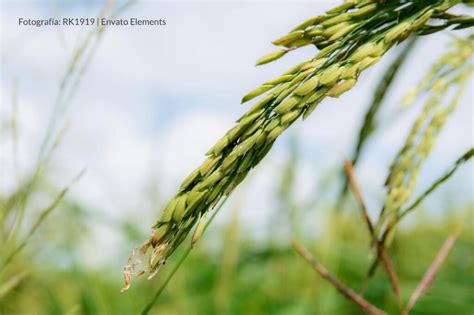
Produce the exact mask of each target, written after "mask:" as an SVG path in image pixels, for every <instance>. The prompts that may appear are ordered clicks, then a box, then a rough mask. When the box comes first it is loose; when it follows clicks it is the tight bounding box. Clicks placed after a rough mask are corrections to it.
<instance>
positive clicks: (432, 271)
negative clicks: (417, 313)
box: [407, 229, 461, 312]
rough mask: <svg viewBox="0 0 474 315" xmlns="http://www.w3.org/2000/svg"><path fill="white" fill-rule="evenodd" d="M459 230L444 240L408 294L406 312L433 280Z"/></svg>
mask: <svg viewBox="0 0 474 315" xmlns="http://www.w3.org/2000/svg"><path fill="white" fill-rule="evenodd" d="M460 232H461V230H460V229H458V230H456V231H454V232H453V233H452V234H451V235H450V236H449V237H448V238H447V239H446V241H445V242H444V244H443V246H442V247H441V249H440V250H439V252H438V254H437V255H436V257H435V259H434V260H433V262H432V264H431V266H430V267H429V268H428V270H427V271H426V273H425V275H424V276H423V278H422V279H421V281H420V283H419V284H418V286H417V287H416V289H415V291H414V292H413V294H412V295H411V296H410V300H409V301H408V304H407V312H409V311H410V310H411V309H412V308H413V307H414V306H415V304H416V302H417V301H418V299H419V298H420V296H421V295H422V294H423V293H425V292H426V290H427V289H428V287H429V286H430V284H431V283H432V282H433V280H434V278H435V276H436V274H437V273H438V271H439V269H440V268H441V265H442V264H443V262H444V260H445V259H446V256H448V253H449V251H450V250H451V248H452V247H453V245H454V243H455V242H456V239H457V237H458V236H459V234H460Z"/></svg>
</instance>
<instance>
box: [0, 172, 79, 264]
mask: <svg viewBox="0 0 474 315" xmlns="http://www.w3.org/2000/svg"><path fill="white" fill-rule="evenodd" d="M84 172H85V171H81V172H80V173H79V174H78V175H77V176H76V177H75V178H74V179H73V180H72V182H71V183H70V184H69V185H68V186H66V187H65V188H64V189H63V190H61V191H60V192H59V194H58V195H57V196H56V197H55V198H54V200H53V201H52V202H51V204H50V205H49V206H47V207H46V208H44V209H43V210H41V211H40V215H39V216H38V218H37V219H36V221H35V222H34V223H33V225H32V226H31V227H30V229H29V231H28V232H27V234H26V236H25V237H24V239H23V240H22V241H21V242H20V244H19V245H18V246H16V247H15V248H14V249H13V250H12V251H11V253H10V254H9V255H8V256H7V258H6V259H5V261H4V262H3V263H2V265H1V267H0V271H1V270H4V269H5V267H6V266H7V265H8V264H9V263H10V262H11V261H12V260H13V259H14V258H15V256H16V255H17V254H18V253H20V252H21V251H22V250H23V248H24V247H25V246H26V245H27V244H28V241H29V240H30V238H31V237H32V236H33V234H35V232H36V230H37V229H38V228H39V227H40V226H41V224H42V223H43V222H44V220H45V219H46V218H47V217H48V215H49V214H50V213H51V212H52V211H53V210H54V209H56V207H57V206H58V205H59V204H60V203H61V201H62V200H63V198H64V196H65V195H66V193H67V192H68V191H69V188H70V187H71V186H72V185H73V184H74V183H75V182H76V181H78V180H79V179H80V178H81V177H82V175H83V174H84Z"/></svg>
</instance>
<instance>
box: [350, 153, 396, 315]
mask: <svg viewBox="0 0 474 315" xmlns="http://www.w3.org/2000/svg"><path fill="white" fill-rule="evenodd" d="M344 169H345V170H346V173H347V179H348V182H349V184H350V186H351V187H352V191H353V192H354V195H355V197H356V200H357V203H358V205H359V207H360V209H361V212H362V215H363V217H364V220H365V223H366V225H367V229H368V230H369V233H370V236H371V237H372V239H375V246H376V250H377V260H378V259H380V261H382V265H383V267H384V270H385V272H386V273H387V276H388V278H389V280H390V284H391V287H392V291H393V293H394V295H395V298H396V299H397V304H398V308H399V309H400V312H401V313H403V312H404V308H405V307H404V305H403V301H402V299H401V294H400V284H399V283H400V282H399V280H398V276H397V272H396V271H395V267H394V266H393V262H392V259H391V258H390V256H389V255H388V253H387V250H386V248H385V247H384V245H383V243H382V242H380V241H378V240H377V239H376V238H375V230H374V226H373V224H372V222H371V221H370V217H369V213H368V210H367V206H366V204H365V202H364V199H363V198H362V194H361V192H360V188H359V185H358V184H357V181H356V179H355V176H354V170H353V167H352V164H351V162H350V161H349V160H347V159H345V160H344Z"/></svg>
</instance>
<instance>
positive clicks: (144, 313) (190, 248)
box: [142, 196, 229, 315]
mask: <svg viewBox="0 0 474 315" xmlns="http://www.w3.org/2000/svg"><path fill="white" fill-rule="evenodd" d="M228 198H229V197H228V196H227V197H225V198H224V199H223V200H222V202H221V203H220V204H219V206H217V208H216V210H215V211H214V213H213V214H212V216H211V217H210V218H209V220H208V221H207V222H206V225H205V226H204V230H203V232H202V233H203V234H204V232H206V230H207V227H208V226H209V224H210V223H211V222H212V220H214V218H215V217H216V215H217V213H218V212H219V210H220V209H221V208H222V207H223V206H224V204H225V202H226V201H227V199H228ZM192 249H193V246H189V247H188V248H186V251H185V252H184V253H183V255H182V256H181V258H180V259H179V261H178V262H177V263H176V265H175V266H174V268H173V270H171V272H170V273H169V275H168V277H167V278H166V279H165V281H164V282H163V284H162V285H161V286H160V287H159V288H158V291H156V293H155V296H154V297H153V299H152V300H151V301H150V302H149V303H148V304H147V305H146V306H145V308H144V309H143V311H142V315H147V314H148V312H149V311H150V310H151V309H152V307H153V306H154V305H155V303H156V302H157V301H158V299H159V298H160V296H161V293H163V291H164V290H165V289H166V287H167V286H168V283H169V282H170V281H171V279H172V278H173V276H174V275H175V273H176V272H177V271H178V269H179V268H180V267H181V265H182V264H183V262H184V261H185V260H186V258H187V257H188V255H189V253H190V252H191V250H192Z"/></svg>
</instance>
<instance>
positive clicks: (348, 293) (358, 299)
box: [293, 243, 386, 315]
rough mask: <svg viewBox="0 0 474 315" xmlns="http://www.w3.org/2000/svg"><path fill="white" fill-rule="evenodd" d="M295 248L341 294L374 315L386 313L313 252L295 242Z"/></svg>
mask: <svg viewBox="0 0 474 315" xmlns="http://www.w3.org/2000/svg"><path fill="white" fill-rule="evenodd" d="M293 248H294V249H295V251H296V252H297V253H298V254H300V256H301V257H303V258H304V259H305V260H306V261H307V262H308V263H309V264H310V265H311V267H313V269H314V270H315V271H316V272H317V273H318V274H319V275H320V276H321V277H322V278H323V279H324V280H326V281H328V282H329V283H331V284H332V285H333V286H334V287H335V288H336V289H337V290H338V291H339V292H340V293H341V294H343V295H344V296H345V297H347V298H348V299H349V300H351V301H352V302H354V303H356V304H357V305H358V306H359V307H360V308H361V309H362V310H364V311H366V312H368V313H370V314H374V315H383V314H386V313H385V312H384V311H382V310H380V309H379V308H378V307H376V306H375V305H373V304H371V303H370V302H369V301H367V300H366V299H364V298H363V297H362V296H360V295H359V294H357V293H356V292H354V291H353V290H351V289H350V288H349V287H347V286H346V285H345V284H344V283H342V282H341V281H339V280H338V279H337V278H336V277H334V276H333V275H332V274H330V273H329V271H327V269H326V268H325V267H324V266H323V265H321V263H319V262H318V261H317V260H316V259H315V258H314V257H313V255H311V253H310V252H309V251H308V250H307V249H306V248H304V247H303V246H302V245H300V244H298V243H293Z"/></svg>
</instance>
